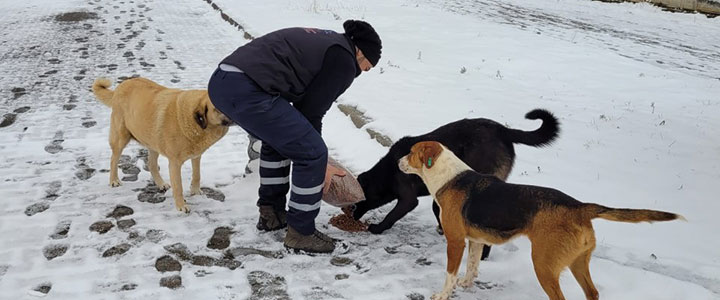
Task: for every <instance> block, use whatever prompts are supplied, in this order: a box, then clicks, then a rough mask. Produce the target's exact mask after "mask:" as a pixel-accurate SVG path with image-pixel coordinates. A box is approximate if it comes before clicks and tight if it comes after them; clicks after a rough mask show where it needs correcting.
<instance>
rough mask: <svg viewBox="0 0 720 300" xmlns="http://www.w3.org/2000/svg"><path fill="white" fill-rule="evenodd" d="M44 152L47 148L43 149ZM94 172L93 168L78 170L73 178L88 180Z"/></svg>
mask: <svg viewBox="0 0 720 300" xmlns="http://www.w3.org/2000/svg"><path fill="white" fill-rule="evenodd" d="M45 150H47V147H45ZM96 172H97V170H95V169H93V168H84V169H80V170H78V171H77V172H75V177H77V178H78V179H80V180H88V179H90V178H91V177H93V176H94V175H95V173H96Z"/></svg>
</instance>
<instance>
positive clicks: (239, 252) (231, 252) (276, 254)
mask: <svg viewBox="0 0 720 300" xmlns="http://www.w3.org/2000/svg"><path fill="white" fill-rule="evenodd" d="M247 255H260V256H263V257H267V258H275V259H279V258H283V257H285V254H283V253H282V252H281V251H268V250H260V249H255V248H246V247H236V248H232V249H228V250H227V251H225V256H227V257H231V258H235V257H240V256H247Z"/></svg>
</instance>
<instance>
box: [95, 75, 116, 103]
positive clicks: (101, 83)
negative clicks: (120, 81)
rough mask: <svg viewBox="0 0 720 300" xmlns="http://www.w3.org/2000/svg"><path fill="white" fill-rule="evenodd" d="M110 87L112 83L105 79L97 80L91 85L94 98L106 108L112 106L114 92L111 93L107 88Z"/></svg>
mask: <svg viewBox="0 0 720 300" xmlns="http://www.w3.org/2000/svg"><path fill="white" fill-rule="evenodd" d="M111 85H112V81H110V79H107V78H98V79H95V83H93V86H92V90H93V93H95V97H97V98H98V99H99V100H100V102H102V103H103V104H105V105H107V106H112V98H113V95H114V94H115V92H113V91H112V90H111V89H109V87H110V86H111Z"/></svg>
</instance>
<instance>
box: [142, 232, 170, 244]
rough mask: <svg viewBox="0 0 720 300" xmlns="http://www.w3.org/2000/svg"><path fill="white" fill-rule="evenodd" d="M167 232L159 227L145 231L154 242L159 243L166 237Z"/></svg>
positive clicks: (147, 236)
mask: <svg viewBox="0 0 720 300" xmlns="http://www.w3.org/2000/svg"><path fill="white" fill-rule="evenodd" d="M165 236H166V234H165V232H164V231H162V230H158V229H150V230H148V231H147V232H146V233H145V237H146V238H147V239H148V240H150V241H151V242H153V243H159V242H160V241H162V240H164V239H165Z"/></svg>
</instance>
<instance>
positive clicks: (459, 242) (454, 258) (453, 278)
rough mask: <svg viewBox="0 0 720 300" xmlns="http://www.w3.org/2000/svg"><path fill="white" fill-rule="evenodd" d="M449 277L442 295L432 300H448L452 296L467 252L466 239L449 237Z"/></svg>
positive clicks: (434, 296)
mask: <svg viewBox="0 0 720 300" xmlns="http://www.w3.org/2000/svg"><path fill="white" fill-rule="evenodd" d="M446 237H447V240H448V241H447V242H448V245H447V257H448V264H447V276H446V277H445V285H444V286H443V289H442V291H441V292H440V293H437V294H434V295H432V298H431V299H432V300H447V299H448V298H450V295H452V292H453V290H454V289H455V284H456V283H457V273H458V269H460V262H462V256H463V251H464V250H465V238H464V237H462V238H458V237H451V236H447V235H446Z"/></svg>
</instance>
